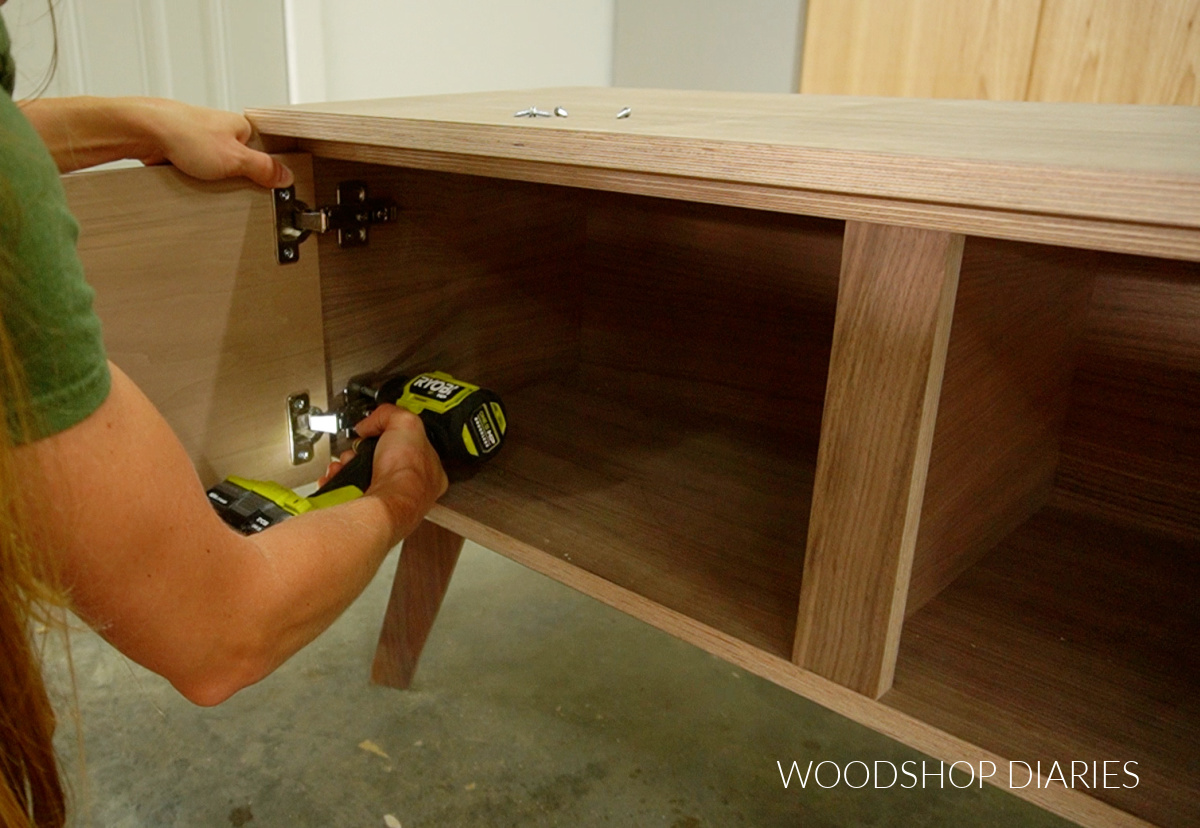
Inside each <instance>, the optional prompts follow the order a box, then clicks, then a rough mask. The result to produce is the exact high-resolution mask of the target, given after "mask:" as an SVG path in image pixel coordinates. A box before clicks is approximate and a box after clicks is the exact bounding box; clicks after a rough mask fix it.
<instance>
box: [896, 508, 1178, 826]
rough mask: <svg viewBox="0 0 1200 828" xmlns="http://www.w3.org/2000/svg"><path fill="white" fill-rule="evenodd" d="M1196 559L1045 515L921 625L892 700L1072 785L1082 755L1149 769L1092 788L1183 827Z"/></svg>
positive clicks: (1105, 528)
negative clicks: (1074, 764)
mask: <svg viewBox="0 0 1200 828" xmlns="http://www.w3.org/2000/svg"><path fill="white" fill-rule="evenodd" d="M1196 552H1197V543H1196V542H1195V541H1191V542H1189V541H1185V540H1174V539H1171V538H1167V537H1164V536H1161V535H1157V534H1154V533H1151V532H1147V531H1145V530H1142V529H1138V528H1130V527H1124V526H1116V525H1112V524H1109V523H1106V522H1104V521H1103V520H1100V519H1097V518H1095V517H1091V516H1085V515H1083V514H1080V513H1077V512H1073V511H1068V510H1065V509H1062V508H1057V507H1053V506H1051V507H1046V508H1044V509H1042V510H1041V511H1039V512H1038V513H1037V514H1035V515H1034V516H1033V517H1032V518H1030V519H1029V520H1028V521H1027V522H1026V523H1024V524H1023V525H1022V526H1020V527H1019V528H1018V529H1017V530H1016V531H1015V532H1013V533H1012V534H1010V535H1009V536H1008V537H1007V538H1006V539H1005V540H1004V541H1003V542H1001V543H1000V545H999V546H998V547H997V548H996V549H994V550H993V551H992V552H991V553H989V554H988V555H987V556H986V557H985V558H984V559H983V560H982V561H980V562H979V563H978V564H976V565H975V566H973V567H972V568H970V569H968V570H967V571H966V572H965V573H964V574H963V575H962V576H960V577H959V578H958V579H957V580H956V581H955V582H954V583H953V584H951V586H950V587H948V588H947V589H946V590H944V591H943V592H942V593H941V594H940V595H938V596H937V597H936V598H934V599H933V600H932V601H930V602H929V603H928V604H927V605H926V606H924V607H923V608H922V609H921V610H920V611H919V612H917V613H916V614H915V615H913V616H912V617H910V618H909V619H907V621H906V622H905V626H904V637H903V639H902V642H901V645H900V654H899V660H898V662H897V666H896V678H895V684H894V685H893V689H892V690H891V691H890V692H888V693H887V694H886V695H884V696H883V698H882V699H881V701H882V702H883V703H884V704H886V705H888V706H890V707H893V708H895V709H897V710H900V711H902V712H905V713H908V714H910V715H912V716H915V717H917V718H919V719H921V720H923V721H925V722H928V723H929V724H932V725H934V726H935V727H938V728H941V729H942V730H944V731H946V732H948V733H951V734H953V735H955V736H958V737H961V738H963V739H965V740H967V741H969V742H972V743H974V744H977V745H979V746H981V747H983V748H986V749H988V750H991V751H993V752H995V753H996V754H998V755H999V756H1002V757H1004V758H1006V759H1008V760H1014V761H1023V762H1026V763H1028V764H1029V765H1030V766H1032V767H1035V768H1036V763H1037V762H1038V761H1041V763H1042V768H1043V773H1044V774H1048V772H1049V770H1050V768H1051V763H1053V762H1054V761H1058V762H1059V763H1060V764H1061V765H1064V766H1066V769H1065V773H1066V775H1067V779H1068V781H1070V772H1071V770H1070V767H1069V766H1070V762H1071V761H1072V760H1075V761H1081V762H1087V763H1088V764H1089V768H1090V765H1091V763H1092V762H1093V761H1104V760H1119V762H1120V763H1121V764H1122V765H1123V763H1124V762H1127V761H1129V762H1137V763H1138V764H1137V765H1136V766H1131V768H1132V769H1133V770H1134V772H1135V773H1136V774H1137V776H1138V783H1137V785H1136V787H1133V788H1123V787H1121V788H1108V789H1105V788H1099V789H1095V790H1084V792H1085V793H1088V794H1089V795H1091V796H1094V797H1096V798H1097V799H1100V800H1103V801H1105V802H1108V803H1109V804H1112V805H1115V806H1116V807H1118V808H1121V809H1122V810H1126V811H1129V812H1131V813H1135V814H1138V815H1139V816H1141V817H1142V818H1144V819H1148V820H1151V821H1153V822H1155V823H1156V824H1162V825H1166V826H1169V825H1183V824H1184V822H1185V819H1184V817H1183V816H1182V815H1184V814H1187V813H1192V812H1194V811H1193V808H1194V805H1195V802H1196V799H1197V796H1200V783H1198V782H1197V775H1196V761H1197V752H1196V745H1198V744H1200V643H1197V641H1196V638H1195V630H1196V629H1197V628H1200V604H1197V602H1196V600H1195V588H1196V585H1197V584H1200V558H1198V557H1197V555H1196ZM1081 767H1082V766H1081ZM1109 767H1110V770H1115V769H1118V768H1119V767H1120V765H1110V766H1109ZM1001 772H1002V773H1004V772H1006V771H1005V770H1003V769H1002V771H1001ZM1021 773H1023V772H1022V771H1020V770H1018V777H1017V778H1018V783H1019V780H1020V779H1021V778H1022V777H1021V776H1020V774H1021ZM1132 782H1133V780H1132V779H1131V778H1130V777H1129V776H1126V775H1125V774H1123V773H1121V774H1118V776H1117V777H1116V778H1115V779H1112V780H1110V784H1118V785H1120V784H1125V783H1128V784H1132ZM1087 783H1088V784H1089V785H1090V784H1091V783H1092V775H1091V771H1090V770H1089V772H1088V775H1087ZM1075 787H1076V788H1077V789H1078V788H1081V787H1082V783H1081V781H1079V780H1076V782H1075Z"/></svg>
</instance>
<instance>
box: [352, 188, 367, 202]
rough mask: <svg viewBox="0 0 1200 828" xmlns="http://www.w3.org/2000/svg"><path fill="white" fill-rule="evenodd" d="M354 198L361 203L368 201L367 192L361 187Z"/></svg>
mask: <svg viewBox="0 0 1200 828" xmlns="http://www.w3.org/2000/svg"><path fill="white" fill-rule="evenodd" d="M354 197H355V198H357V199H358V200H359V201H366V200H367V191H366V190H364V189H363V188H362V187H359V188H358V190H357V191H356V192H355V193H354Z"/></svg>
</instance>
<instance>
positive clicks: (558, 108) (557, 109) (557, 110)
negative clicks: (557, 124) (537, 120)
mask: <svg viewBox="0 0 1200 828" xmlns="http://www.w3.org/2000/svg"><path fill="white" fill-rule="evenodd" d="M554 114H555V115H557V116H558V117H559V118H565V117H567V110H565V109H563V108H562V107H561V106H556V107H554Z"/></svg>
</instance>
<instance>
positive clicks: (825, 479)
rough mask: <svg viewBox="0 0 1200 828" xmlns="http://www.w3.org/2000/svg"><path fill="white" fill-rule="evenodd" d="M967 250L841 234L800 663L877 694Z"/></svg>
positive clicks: (894, 235) (885, 672)
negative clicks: (841, 246) (839, 279)
mask: <svg viewBox="0 0 1200 828" xmlns="http://www.w3.org/2000/svg"><path fill="white" fill-rule="evenodd" d="M962 251H963V238H962V237H961V236H953V235H950V234H947V233H935V232H930V231H921V230H910V229H907V228H897V227H888V226H883V225H870V224H859V223H854V222H851V223H848V224H847V225H846V237H845V246H844V248H843V253H842V271H841V282H840V286H839V288H838V304H837V320H836V322H835V323H834V331H833V351H832V356H831V357H830V363H829V384H828V389H827V391H826V396H825V411H824V419H823V420H822V423H821V446H820V452H819V454H818V455H817V469H816V479H815V483H814V487H813V502H812V517H811V522H810V524H809V532H808V546H807V551H806V553H805V562H804V579H803V581H802V589H801V593H800V616H799V619H798V621H797V630H796V642H795V650H794V653H793V658H794V660H795V661H796V663H797V664H800V665H801V666H803V667H805V668H807V669H809V670H812V671H813V672H816V673H818V674H820V675H823V676H825V677H826V678H830V679H833V680H834V681H837V682H838V683H840V684H844V685H846V686H847V687H850V688H853V689H855V690H858V691H859V692H861V693H865V694H867V695H869V696H871V697H872V698H877V697H878V696H879V695H880V694H882V693H883V692H884V691H886V690H887V689H888V687H890V686H891V680H892V669H893V667H894V660H895V654H896V647H897V645H898V642H899V637H900V627H901V624H902V622H903V618H904V604H905V600H906V597H907V592H908V586H909V575H910V572H911V569H912V559H913V550H914V548H915V545H916V538H917V526H918V522H919V518H920V514H921V502H922V498H923V496H924V492H925V475H926V472H927V470H928V463H929V452H930V445H931V443H932V441H933V430H934V422H935V420H936V417H937V408H938V398H939V395H940V391H941V385H942V372H943V368H944V366H945V360H946V348H947V343H948V341H949V338H950V322H951V316H952V312H953V309H954V297H955V291H956V290H957V287H958V276H959V266H960V264H961V260H962Z"/></svg>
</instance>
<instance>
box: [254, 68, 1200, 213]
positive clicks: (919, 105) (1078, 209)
mask: <svg viewBox="0 0 1200 828" xmlns="http://www.w3.org/2000/svg"><path fill="white" fill-rule="evenodd" d="M535 100H547V101H557V102H558V103H561V104H562V105H564V106H566V107H567V108H568V109H569V111H570V112H571V115H570V117H569V118H565V119H564V118H551V119H528V118H520V119H518V118H514V117H513V113H514V112H515V111H516V110H518V109H522V108H525V107H528V106H529V105H530V102H531V101H535ZM550 105H551V106H553V105H554V104H553V103H551V104H550ZM623 106H629V107H631V108H632V110H633V115H632V116H631V117H629V118H626V119H623V120H617V119H616V117H615V114H616V112H617V111H618V110H619V109H620V108H621V107H623ZM249 114H250V116H251V118H252V120H253V121H254V122H255V124H256V126H257V128H258V129H259V130H260V131H262V132H264V133H266V134H271V135H282V136H290V137H295V138H299V139H306V140H322V141H333V142H339V143H343V144H364V145H371V146H376V147H385V148H386V147H391V148H397V149H405V150H412V151H422V152H436V153H448V154H452V155H462V156H475V157H486V158H494V159H512V160H517V161H524V162H538V163H549V164H558V165H562V167H561V170H560V171H561V172H562V173H564V178H563V179H562V180H560V181H558V182H556V183H563V184H570V183H572V182H571V179H570V171H571V170H572V169H582V168H596V169H602V170H611V171H617V172H634V173H649V174H654V175H659V176H671V177H675V178H674V183H675V185H676V187H675V197H677V198H682V199H688V198H689V192H690V191H689V182H690V181H691V180H698V181H721V182H730V183H738V184H745V185H760V186H767V187H779V188H789V189H799V190H807V191H821V192H827V193H834V194H841V195H860V196H861V195H865V196H874V197H880V198H891V199H900V200H906V201H921V202H928V203H930V204H933V205H947V206H953V207H972V208H989V209H997V210H1003V211H1015V212H1018V213H1036V214H1045V215H1047V216H1051V217H1059V216H1070V217H1076V218H1088V219H1093V220H1102V221H1117V222H1122V223H1131V224H1151V225H1162V226H1170V227H1182V228H1192V229H1195V228H1200V186H1198V185H1200V146H1198V144H1197V142H1196V141H1195V135H1196V134H1197V132H1200V110H1194V109H1193V108H1190V107H1144V108H1142V107H1127V106H1103V105H1099V104H1036V103H1021V102H999V101H953V100H922V101H915V100H907V99H900V98H854V97H835V96H822V95H764V94H757V95H755V94H743V93H718V92H684V91H662V90H645V89H641V90H639V89H545V90H522V91H516V92H494V93H471V94H465V95H445V96H434V97H427V98H408V99H392V100H382V101H352V102H344V103H331V104H313V105H307V104H306V105H303V106H297V107H289V108H281V109H261V110H253V111H252V112H251V113H249ZM931 124H936V128H931V126H930V125H931ZM884 220H886V219H884Z"/></svg>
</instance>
